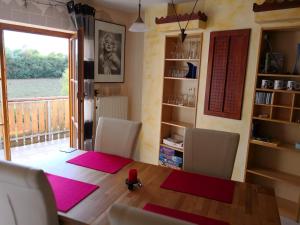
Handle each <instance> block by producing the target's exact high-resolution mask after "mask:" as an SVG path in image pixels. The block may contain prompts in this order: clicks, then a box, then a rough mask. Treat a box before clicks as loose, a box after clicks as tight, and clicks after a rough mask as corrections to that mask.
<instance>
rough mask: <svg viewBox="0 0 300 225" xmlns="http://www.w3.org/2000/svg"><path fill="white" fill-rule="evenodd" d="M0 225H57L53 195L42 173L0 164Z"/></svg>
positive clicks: (5, 163)
mask: <svg viewBox="0 0 300 225" xmlns="http://www.w3.org/2000/svg"><path fill="white" fill-rule="evenodd" d="M0 224H5V225H34V224H36V225H37V224H38V225H58V215H57V210H56V205H55V200H54V195H53V193H52V189H51V187H50V184H49V182H48V180H47V177H46V175H45V174H44V172H43V171H42V170H36V169H32V168H28V167H24V166H20V165H16V164H13V163H9V162H4V161H0Z"/></svg>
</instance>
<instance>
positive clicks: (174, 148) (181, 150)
mask: <svg viewBox="0 0 300 225" xmlns="http://www.w3.org/2000/svg"><path fill="white" fill-rule="evenodd" d="M160 146H163V147H166V148H171V149H173V150H175V151H177V152H182V153H183V149H180V148H176V147H173V146H170V145H166V144H160Z"/></svg>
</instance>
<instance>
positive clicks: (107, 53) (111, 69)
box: [98, 30, 121, 75]
mask: <svg viewBox="0 0 300 225" xmlns="http://www.w3.org/2000/svg"><path fill="white" fill-rule="evenodd" d="M99 39H100V40H99V43H101V44H100V45H99V48H101V49H99V62H98V63H99V66H98V70H99V71H98V72H99V73H100V74H105V75H119V74H120V72H121V61H120V59H121V51H120V45H121V35H120V34H113V33H110V32H105V31H101V30H100V31H99Z"/></svg>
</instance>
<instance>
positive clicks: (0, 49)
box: [0, 29, 11, 160]
mask: <svg viewBox="0 0 300 225" xmlns="http://www.w3.org/2000/svg"><path fill="white" fill-rule="evenodd" d="M0 64H1V87H2V93H1V94H2V99H1V101H2V120H3V121H2V123H3V124H4V126H3V128H4V130H3V142H4V156H5V159H6V160H11V152H10V135H9V118H8V103H7V85H6V63H5V50H4V35H3V30H1V29H0Z"/></svg>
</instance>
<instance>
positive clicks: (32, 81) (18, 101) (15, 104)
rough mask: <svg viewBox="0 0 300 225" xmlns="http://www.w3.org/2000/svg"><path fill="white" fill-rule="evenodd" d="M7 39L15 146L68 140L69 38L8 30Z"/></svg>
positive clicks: (6, 52)
mask: <svg viewBox="0 0 300 225" xmlns="http://www.w3.org/2000/svg"><path fill="white" fill-rule="evenodd" d="M4 43H5V57H6V59H5V60H6V76H7V92H8V110H9V126H10V143H11V147H12V148H13V149H15V150H16V149H20V150H21V149H22V146H28V145H32V144H36V143H45V142H48V141H52V142H53V141H55V140H59V141H60V142H62V141H64V142H67V138H68V136H69V111H68V109H69V103H68V88H69V84H68V76H69V75H68V39H65V38H56V37H50V36H44V35H35V34H29V33H21V32H13V31H5V32H4ZM12 154H13V151H12Z"/></svg>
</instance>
